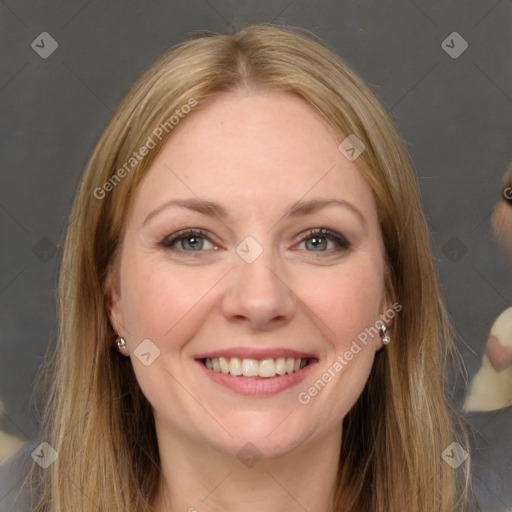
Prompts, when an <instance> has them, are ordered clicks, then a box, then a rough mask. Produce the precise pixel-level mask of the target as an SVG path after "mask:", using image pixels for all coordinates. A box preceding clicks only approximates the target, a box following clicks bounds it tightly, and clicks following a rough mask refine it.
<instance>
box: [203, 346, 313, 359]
mask: <svg viewBox="0 0 512 512" xmlns="http://www.w3.org/2000/svg"><path fill="white" fill-rule="evenodd" d="M194 357H195V359H216V358H219V357H227V358H231V357H238V358H239V359H258V360H262V359H277V358H278V357H293V358H295V359H316V356H315V355H314V354H311V353H310V352H300V351H298V350H293V349H290V348H267V349H260V348H248V347H232V348H225V349H219V350H212V351H211V352H203V353H201V354H197V355H196V356H194Z"/></svg>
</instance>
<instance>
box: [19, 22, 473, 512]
mask: <svg viewBox="0 0 512 512" xmlns="http://www.w3.org/2000/svg"><path fill="white" fill-rule="evenodd" d="M240 89H243V90H279V91H288V92H289V93H291V94H295V95H298V96H299V97H301V98H303V99H304V101H305V102H307V103H308V104H309V105H310V106H311V107H312V108H314V109H315V111H316V112H317V113H318V114H319V115H320V116H321V117H322V118H323V119H324V120H325V122H326V123H328V124H329V125H330V126H331V128H332V129H333V130H335V133H337V134H338V135H339V141H340V143H341V142H342V141H343V140H344V139H345V138H346V137H347V136H348V135H355V136H356V137H357V138H358V139H359V140H360V141H362V142H363V143H364V145H365V150H364V151H363V153H362V154H361V155H360V156H359V158H358V159H357V160H356V161H355V163H356V165H357V167H358V168H359V170H360V172H361V173H362V174H363V176H364V177H365V178H366V180H367V182H368V184H369V186H370V187H371V188H372V190H373V193H374V195H375V198H376V201H377V205H378V212H379V217H380V222H381V229H382V234H383V239H384V243H385V248H386V254H387V270H386V287H387V292H388V294H389V297H390V298H391V301H392V302H393V301H398V302H399V303H400V305H401V306H402V310H401V312H400V313H399V314H398V315H396V317H395V319H394V323H393V341H392V343H391V344H390V345H389V346H387V347H386V348H385V349H384V350H380V351H379V352H378V353H377V355H376V359H375V362H374V366H373V369H372V372H371V375H370V378H369V380H368V382H367V384H366V387H365V388H364V390H363V392H362V394H361V396H360V398H359V399H358V401H357V403H356V404H355V406H354V407H353V408H352V409H351V410H350V412H349V413H348V414H347V415H346V417H345V418H344V422H343V439H342V448H341V453H340V465H339V487H338V494H337V497H336V510H343V511H345V512H349V511H354V512H366V511H368V512H389V511H395V512H402V511H404V510H407V511H411V512H452V511H453V510H455V509H456V508H457V507H459V506H462V505H463V503H464V499H465V496H466V493H467V489H468V461H466V462H465V463H464V464H462V465H461V466H460V467H459V468H458V469H455V470H454V469H452V467H451V466H450V465H448V464H447V463H446V462H445V461H444V460H443V458H442V452H443V450H445V449H446V448H447V447H448V446H449V445H450V444H451V443H452V442H456V441H458V442H459V443H460V444H461V445H462V446H463V447H464V448H467V442H466V441H465V439H464V437H460V436H462V435H463V433H462V434H461V433H460V432H463V431H462V430H461V429H460V427H459V424H458V421H457V418H458V417H459V416H458V413H457V412H456V411H455V410H454V409H453V407H451V406H450V404H449V401H448V400H447V398H446V395H445V390H444V386H445V375H446V372H447V370H448V368H449V367H448V363H449V362H450V361H451V355H452V354H453V349H454V342H453V335H452V331H451V329H450V326H449V323H448V320H447V315H446V313H445V308H444V306H443V302H442V299H441V295H440V291H439V288H438V285H437V282H436V277H435V269H434V265H433V259H432V255H431V248H430V243H429V236H428V231H427V227H426V223H425V220H424V217H423V214H422V210H421V206H420V202H419V199H418V193H417V188H416V182H415V179H414V176H413V173H412V171H411V166H410V162H409V159H408V156H407V153H406V151H405V149H404V146H403V142H402V139H401V137H400V136H399V135H398V133H397V131H396V129H395V127H394V126H393V124H392V123H391V121H390V120H389V117H388V115H387V114H386V112H385V111H384V109H383V108H382V107H381V105H380V104H379V102H378V101H377V100H376V98H375V97H374V95H373V93H372V92H371V91H370V89H369V88H368V87H367V86H366V85H365V84H364V82H363V81H362V80H361V79H360V78H358V77H357V75H355V74H354V73H353V72H352V71H351V70H350V69H349V68H348V67H347V65H346V64H345V63H344V62H343V61H342V60H340V59H339V58H338V57H336V56H335V55H333V54H332V53H331V52H330V51H329V50H327V49H326V48H325V47H324V46H322V45H321V44H320V43H318V42H317V41H316V40H315V38H314V36H313V35H312V34H310V33H308V32H306V31H303V30H300V29H292V28H288V27H278V26H272V25H257V26H250V27H246V28H244V29H242V30H240V31H238V32H236V33H234V34H229V35H221V34H213V33H203V34H200V35H198V36H196V37H195V38H193V39H191V40H189V41H186V42H184V43H181V44H179V45H178V46H176V47H175V48H173V49H172V50H171V51H170V52H168V53H167V54H165V55H164V56H163V57H161V58H160V59H159V60H158V61H157V62H156V63H155V64H154V65H153V66H152V67H151V68H150V69H149V70H148V71H147V72H146V73H145V74H144V75H143V76H142V77H141V78H140V79H139V80H138V81H137V82H136V84H135V85H134V86H133V87H132V89H131V90H130V92H129V93H128V95H127V96H126V97H125V99H124V100H123V102H122V103H121V105H120V106H119V108H118V109H117V111H116V113H115V115H114V117H113V118H112V120H111V121H110V123H109V125H108V126H107V128H106V129H105V131H104V133H103V135H102V136H101V138H100V140H99V141H98V143H97V145H96V148H95V150H94V152H93V154H92V156H91V158H90V160H89V162H88V164H87V167H86V169H85V172H84V174H83V176H82V179H81V182H80V185H79V188H78V191H77V194H76V198H75V201H74V204H73V208H72V212H71V216H70V222H69V226H68V229H67V234H66V238H65V244H64V252H63V260H62V267H61V272H60V281H59V289H58V298H59V300H58V313H59V330H58V336H57V343H56V346H55V347H54V351H53V356H52V359H51V361H50V363H48V365H46V366H45V367H43V368H42V370H41V371H42V374H44V376H45V377H48V379H47V380H48V383H49V390H48V393H47V395H45V396H44V397H43V398H44V400H45V402H46V407H45V411H44V416H43V422H42V428H41V437H40V439H41V441H45V442H48V443H49V444H50V445H51V446H52V447H53V448H54V449H55V450H56V451H57V452H58V454H59V456H58V458H57V460H56V461H55V462H54V463H53V464H52V465H51V466H50V467H49V468H47V469H45V470H42V469H39V467H37V466H36V465H35V464H34V468H33V470H32V472H31V475H30V477H29V478H28V479H27V483H28V485H30V486H31V487H32V488H34V489H35V490H34V496H35V500H36V503H35V504H34V507H33V510H35V511H36V512H42V511H43V510H44V511H47V512H69V511H71V510H73V511H80V512H93V511H94V512H97V511H98V510H101V511H108V512H115V511H122V512H135V511H136V512H141V511H149V510H151V503H152V502H153V500H154V498H155V493H156V491H157V486H158V482H159V477H160V469H159V454H158V447H157V442H156V435H155V428H154V422H153V415H152V411H151V407H150V404H149V403H148V401H147V399H146V398H145V397H144V395H143V394H142V392H141V390H140V388H139V386H138V384H137V381H136V379H135V375H134V372H133V370H132V367H131V363H130V360H129V358H123V357H121V356H120V355H119V354H118V353H117V351H115V350H113V348H112V345H113V340H114V338H115V332H114V331H113V329H112V327H111V325H110V322H109V318H108V315H107V300H108V298H107V294H106V287H107V283H108V282H109V280H110V279H113V280H115V279H117V272H116V269H117V264H118V255H119V247H120V242H121V241H122V239H123V234H124V229H125V227H126V226H125V220H126V218H127V212H128V210H129V208H130V205H131V204H132V200H133V197H134V195H135V193H136V191H137V186H138V184H139V182H140V180H141V179H142V178H143V176H144V174H145V173H146V171H147V170H148V168H149V167H150V165H151V162H152V161H153V159H154V158H155V156H156V155H157V154H158V152H159V150H160V148H161V147H162V145H163V144H164V143H165V141H166V139H167V137H170V136H172V130H173V129H179V126H178V127H173V126H172V124H171V123H169V119H170V118H171V117H172V116H173V115H175V113H176V111H177V110H178V111H180V109H181V108H182V107H183V105H186V104H187V103H188V104H191V103H193V102H197V105H199V106H200V105H201V104H202V103H204V102H206V101H207V100H208V99H209V98H211V97H212V96H214V95H215V94H217V93H219V92H220V91H232V90H240ZM165 123H167V125H165ZM159 126H160V127H161V126H167V128H168V129H167V130H164V132H163V133H162V137H161V140H160V139H158V140H156V139H157V137H156V136H155V129H156V128H157V127H159ZM167 132H168V133H167ZM148 137H151V138H152V139H153V142H154V143H155V147H153V148H151V150H150V151H149V152H148V154H147V155H146V156H145V157H144V158H143V159H141V161H140V162H137V165H134V166H133V169H132V167H131V166H128V167H127V166H126V163H127V162H130V158H131V157H132V156H133V152H134V151H136V150H138V149H139V148H141V147H142V146H143V145H145V144H147V143H148V140H149V139H148ZM132 163H133V162H132ZM123 166H124V167H123ZM122 168H124V169H125V171H126V172H121V173H120V172H119V169H122ZM120 174H122V179H119V180H114V179H113V177H114V175H117V176H118V178H119V175H120ZM107 182H110V184H111V185H110V187H107V188H108V193H107V192H105V193H104V192H101V193H100V192H97V191H98V190H100V189H101V190H103V191H105V190H106V188H105V183H107ZM95 191H96V193H95Z"/></svg>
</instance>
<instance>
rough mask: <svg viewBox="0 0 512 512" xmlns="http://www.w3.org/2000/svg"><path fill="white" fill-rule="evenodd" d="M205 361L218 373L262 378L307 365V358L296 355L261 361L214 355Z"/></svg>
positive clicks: (297, 369) (290, 371)
mask: <svg viewBox="0 0 512 512" xmlns="http://www.w3.org/2000/svg"><path fill="white" fill-rule="evenodd" d="M204 362H205V365H206V367H207V368H208V369H209V370H213V371H214V372H217V373H224V374H227V373H229V374H231V375H235V376H240V375H243V376H244V377H262V378H271V377H275V376H276V375H285V374H286V373H296V372H298V371H300V370H301V369H302V368H304V367H305V366H306V365H307V359H301V358H297V359H295V358H294V357H288V358H284V357H278V358H276V359H272V358H268V359H262V360H261V361H259V360H257V359H248V358H244V359H242V360H240V359H239V358H238V357H232V358H231V359H229V358H227V357H214V358H213V359H205V361H204Z"/></svg>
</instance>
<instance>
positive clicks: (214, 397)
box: [29, 26, 468, 512]
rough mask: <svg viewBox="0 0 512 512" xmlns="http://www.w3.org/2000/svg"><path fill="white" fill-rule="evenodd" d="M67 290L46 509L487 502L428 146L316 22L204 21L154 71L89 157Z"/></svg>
mask: <svg viewBox="0 0 512 512" xmlns="http://www.w3.org/2000/svg"><path fill="white" fill-rule="evenodd" d="M59 298H60V300H59V307H60V311H59V313H60V316H59V319H60V330H59V337H58V345H57V348H56V351H55V358H54V360H53V365H52V367H51V368H50V369H48V370H46V372H47V374H48V375H51V378H50V387H51V390H50V393H49V396H48V399H47V403H48V406H47V410H46V413H45V421H44V425H43V428H42V434H41V441H44V442H47V443H48V445H49V446H50V447H51V448H52V449H53V450H55V453H56V454H58V455H56V457H53V459H54V460H52V461H51V463H50V464H48V467H47V468H46V469H41V468H40V467H39V465H38V464H34V465H33V471H32V475H31V478H30V479H29V482H31V483H32V485H36V482H40V484H41V485H40V486H39V492H38V493H37V496H38V502H37V504H36V505H35V507H34V510H36V511H42V510H47V511H51V512H54V511H55V512H56V511H64V510H66V511H67V510H80V511H81V512H88V511H93V510H94V511H97V510H108V511H117V510H119V511H121V510H122V511H143V510H154V511H156V512H163V511H168V510H172V511H174V510H190V511H192V510H199V511H210V510H223V511H229V510H235V509H236V510H238V509H240V508H242V507H243V508H244V510H262V509H267V510H273V511H274V510H275V511H278V510H309V511H335V510H336V511H338V510H343V511H356V512H363V511H403V510H410V511H416V512H420V511H425V512H426V511H428V512H432V511H439V512H441V511H443V512H444V511H451V510H455V509H456V507H460V506H463V503H464V496H465V493H466V489H467V478H466V477H467V468H468V461H467V460H466V461H465V462H463V463H461V464H460V465H459V467H458V468H457V469H456V470H454V469H453V467H452V465H450V464H448V463H447V462H446V460H447V458H446V457H443V452H445V450H446V449H448V450H451V448H450V446H453V445H452V443H453V442H455V441H457V439H459V438H458V437H457V435H458V434H457V428H456V426H455V419H454V418H456V414H455V413H453V411H452V410H451V408H450V406H449V404H448V402H447V400H446V398H445V396H444V393H443V384H444V374H445V371H446V363H447V362H448V360H449V355H450V354H451V351H452V336H451V331H450V329H449V326H448V322H447V319H446V318H447V317H446V314H445V310H444V307H443V305H442V301H441V298H440V293H439V289H438V287H437V284H436V280H435V273H434V267H433V263H432V258H431V252H430V247H429V241H428V234H427V229H426V225H425V221H424V217H423V215H422V212H421V208H420V203H419V200H418V195H417V192H416V187H415V182H414V178H413V175H412V173H411V170H410V165H409V162H408V158H407V155H406V153H405V151H404V148H403V144H402V142H401V140H400V138H399V136H398V135H397V133H396V130H395V128H394V127H393V126H392V124H391V123H390V121H389V119H388V117H387V115H386V113H385V111H384V110H383V108H382V107H381V106H380V105H379V103H378V102H377V100H376V99H375V98H374V96H373V95H372V93H371V92H370V90H369V89H368V88H367V87H366V86H365V84H364V83H363V82H362V81H361V79H359V78H358V77H357V76H356V75H355V74H354V73H353V72H352V71H350V70H349V69H348V68H347V66H346V65H345V64H344V63H343V62H342V61H340V60H339V59H338V58H337V57H335V56H334V55H332V54H331V53H330V52H329V51H328V50H326V49H325V48H324V47H322V46H321V45H320V44H319V43H317V42H316V41H314V40H313V39H312V38H311V37H310V35H307V34H306V33H301V32H300V31H298V30H294V29H290V28H283V27H273V26H253V27H248V28H245V29H243V30H240V31H239V32H237V33H235V34H234V35H215V34H204V35H201V36H200V37H197V38H195V39H193V40H190V41H187V42H185V43H183V44H180V45H178V46H177V47H176V48H174V49H173V50H172V51H171V52H169V53H168V54H166V55H165V56H163V57H162V58H161V59H160V60H159V61H158V62H157V63H155V64H154V66H153V67H152V68H151V69H150V70H149V71H148V72H147V73H146V74H145V75H144V76H143V77H142V78H141V79H140V80H139V81H138V82H137V83H136V84H135V85H134V87H133V88H132V90H131V91H130V92H129V94H128V95H127V97H126V98H125V100H124V101H123V102H122V104H121V105H120V107H119V109H118V110H117V112H116V115H115V116H114V118H113V119H112V121H111V122H110V124H109V126H108V127H107V129H106V130H105V132H104V134H103V136H102V137H101V139H100V141H99V142H98V144H97V146H96V149H95V151H94V152H93V155H92V157H91V159H90V161H89V163H88V165H87V168H86V170H85V173H84V175H83V178H82V181H81V183H80V186H79V189H78V192H77V196H76V199H75V203H74V206H73V210H72V214H71V220H70V225H69V228H68V232H67V237H66V242H65V249H64V255H63V263H62V269H61V279H60V284H59ZM460 444H461V445H462V446H466V447H467V443H466V442H465V441H464V440H460ZM45 448H48V447H47V446H46V445H45ZM52 453H53V452H52ZM449 453H450V454H451V455H450V456H452V457H453V450H452V451H450V452H449ZM36 455H37V454H36ZM43 455H44V454H43ZM43 455H42V456H43Z"/></svg>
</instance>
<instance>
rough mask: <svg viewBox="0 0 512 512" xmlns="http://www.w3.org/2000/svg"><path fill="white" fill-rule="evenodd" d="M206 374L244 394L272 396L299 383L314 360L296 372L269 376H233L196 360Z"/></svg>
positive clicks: (313, 364) (309, 370) (313, 363)
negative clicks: (209, 367)
mask: <svg viewBox="0 0 512 512" xmlns="http://www.w3.org/2000/svg"><path fill="white" fill-rule="evenodd" d="M197 363H198V364H199V365H200V366H201V368H202V369H203V371H205V372H206V375H207V376H208V377H210V379H212V380H213V381H214V382H216V383H217V384H220V385H221V386H224V387H226V388H229V389H231V390H232V391H234V392H235V393H238V394H239V395H245V396H273V395H277V394H278V393H281V392H282V391H285V390H287V389H290V388H293V387H294V386H296V385H297V384H299V383H301V382H302V381H303V380H304V379H305V378H306V377H307V376H308V375H309V373H310V372H311V368H312V367H313V366H315V363H316V361H311V362H310V363H309V364H308V365H307V366H306V367H305V368H303V369H302V370H300V371H298V372H297V373H287V374H285V375H278V376H276V377H270V378H263V379H262V378H254V377H243V376H240V377H235V376H233V375H230V374H229V373H219V372H215V371H213V370H209V369H208V368H207V367H206V366H205V365H204V364H203V363H202V362H201V361H197Z"/></svg>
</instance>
